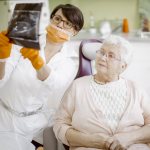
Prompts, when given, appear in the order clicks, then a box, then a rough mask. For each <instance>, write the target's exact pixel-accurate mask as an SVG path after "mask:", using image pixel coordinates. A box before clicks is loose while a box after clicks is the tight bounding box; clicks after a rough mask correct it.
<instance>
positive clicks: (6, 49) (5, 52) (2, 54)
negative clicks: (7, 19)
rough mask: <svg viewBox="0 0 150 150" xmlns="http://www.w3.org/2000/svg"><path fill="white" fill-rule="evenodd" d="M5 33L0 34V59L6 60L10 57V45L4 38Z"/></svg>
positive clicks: (6, 38)
mask: <svg viewBox="0 0 150 150" xmlns="http://www.w3.org/2000/svg"><path fill="white" fill-rule="evenodd" d="M6 34H7V31H2V32H0V59H6V58H8V57H9V56H10V53H11V48H12V43H10V40H9V38H8V37H7V36H6Z"/></svg>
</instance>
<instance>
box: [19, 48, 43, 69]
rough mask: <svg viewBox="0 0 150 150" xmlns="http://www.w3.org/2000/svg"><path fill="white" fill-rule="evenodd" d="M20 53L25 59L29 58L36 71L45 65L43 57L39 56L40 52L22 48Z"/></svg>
mask: <svg viewBox="0 0 150 150" xmlns="http://www.w3.org/2000/svg"><path fill="white" fill-rule="evenodd" d="M20 52H21V54H22V56H23V57H24V58H28V59H29V60H30V61H31V63H32V66H33V67H34V68H35V69H36V70H39V69H40V68H42V66H43V65H44V60H43V59H42V57H41V56H39V51H38V50H35V49H32V48H22V49H21V50H20Z"/></svg>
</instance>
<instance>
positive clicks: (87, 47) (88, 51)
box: [82, 42, 102, 60]
mask: <svg viewBox="0 0 150 150" xmlns="http://www.w3.org/2000/svg"><path fill="white" fill-rule="evenodd" d="M101 46H102V43H99V42H92V43H85V44H84V45H83V48H82V53H83V55H84V56H85V57H86V58H88V59H89V60H94V59H95V57H96V51H97V50H100V48H101Z"/></svg>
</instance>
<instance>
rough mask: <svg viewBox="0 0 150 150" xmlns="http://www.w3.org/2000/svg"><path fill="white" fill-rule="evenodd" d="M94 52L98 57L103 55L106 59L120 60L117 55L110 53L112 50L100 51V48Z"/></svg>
mask: <svg viewBox="0 0 150 150" xmlns="http://www.w3.org/2000/svg"><path fill="white" fill-rule="evenodd" d="M96 54H97V56H98V57H104V56H105V57H106V58H107V60H108V61H115V60H117V61H121V59H120V58H117V57H116V56H115V54H114V53H112V52H110V53H105V52H104V51H102V50H98V51H96Z"/></svg>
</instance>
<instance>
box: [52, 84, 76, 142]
mask: <svg viewBox="0 0 150 150" xmlns="http://www.w3.org/2000/svg"><path fill="white" fill-rule="evenodd" d="M74 110H75V86H74V84H73V85H72V86H71V87H70V88H69V89H68V90H67V91H66V93H65V95H64V97H63V99H62V101H61V104H60V107H59V109H58V111H57V113H56V116H55V121H54V126H53V130H54V133H55V136H56V138H57V139H58V140H59V141H60V142H62V143H64V144H66V145H69V143H68V141H67V139H66V132H67V130H68V129H69V128H72V125H71V122H72V116H73V113H74Z"/></svg>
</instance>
